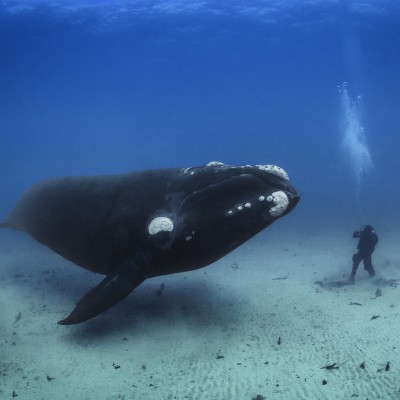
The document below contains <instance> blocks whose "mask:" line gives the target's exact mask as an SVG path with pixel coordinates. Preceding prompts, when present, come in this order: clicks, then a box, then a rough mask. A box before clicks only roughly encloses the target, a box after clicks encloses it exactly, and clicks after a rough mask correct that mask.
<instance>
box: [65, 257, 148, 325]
mask: <svg viewBox="0 0 400 400" xmlns="http://www.w3.org/2000/svg"><path fill="white" fill-rule="evenodd" d="M147 277H148V276H147V274H146V273H145V272H144V271H143V270H142V269H141V268H139V267H138V266H137V265H136V264H135V263H134V262H132V261H131V262H124V263H122V264H121V265H119V266H118V268H117V269H116V270H114V271H113V272H112V273H111V274H109V275H107V276H106V278H104V279H103V280H102V281H101V282H100V283H99V284H98V285H97V286H96V287H94V288H93V289H92V290H90V292H88V293H86V294H85V296H83V297H82V299H80V300H79V302H78V304H77V305H76V307H75V309H74V310H73V311H72V312H71V314H69V315H68V317H67V318H65V319H63V320H61V321H59V322H58V323H59V324H60V325H72V324H78V323H80V322H84V321H87V320H88V319H91V318H93V317H96V316H97V315H99V314H101V313H102V312H104V311H106V310H108V309H109V308H111V307H112V306H114V305H115V304H117V303H118V302H119V301H121V300H123V299H124V298H125V297H127V296H128V295H129V293H130V292H131V291H132V290H133V289H135V287H137V286H139V285H140V284H141V283H142V282H143V281H144V280H145V279H146V278H147Z"/></svg>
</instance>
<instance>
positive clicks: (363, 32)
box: [0, 0, 400, 230]
mask: <svg viewBox="0 0 400 400" xmlns="http://www.w3.org/2000/svg"><path fill="white" fill-rule="evenodd" d="M277 4H278V2H274V1H271V2H262V1H252V2H250V1H245V0H241V1H230V2H228V1H226V2H223V1H215V2H209V3H204V4H202V3H198V2H196V1H192V2H191V1H190V0H188V1H185V2H178V1H177V2H174V1H168V2H162V1H145V2H117V1H114V2H112V1H109V2H99V1H97V2H96V1H86V2H83V1H80V2H78V1H76V2H74V1H58V2H54V1H53V2H51V1H47V2H36V1H30V2H28V1H26V2H24V1H12V2H11V1H5V2H4V1H3V2H2V3H1V5H0V160H1V167H0V168H1V169H0V217H2V216H5V215H6V213H7V212H8V211H9V209H10V208H11V207H12V205H13V204H14V202H15V201H16V200H17V198H18V197H19V196H20V194H21V193H22V192H23V191H24V190H25V189H26V188H27V187H28V186H30V185H31V184H33V183H35V182H37V181H39V180H42V179H45V178H48V177H53V176H59V175H87V174H98V173H117V172H127V171H131V170H137V169H145V168H158V167H170V166H194V165H202V164H205V163H207V162H209V161H212V160H219V161H223V162H225V163H230V164H266V163H275V164H278V165H280V166H281V167H283V168H284V169H285V170H286V171H287V172H288V173H289V176H290V178H291V181H292V182H293V184H294V185H295V186H297V187H298V189H299V190H300V191H301V193H302V195H303V198H302V202H301V204H300V205H299V207H298V209H297V210H296V213H295V215H294V216H293V217H292V216H291V217H290V218H292V222H293V223H296V224H298V222H302V226H301V228H302V229H308V230H312V229H314V227H317V226H327V225H328V226H329V224H333V223H335V224H339V225H340V224H342V225H343V226H345V227H346V228H347V226H348V225H349V226H354V225H357V226H354V227H358V225H360V224H362V223H365V222H370V223H372V224H378V227H379V224H381V225H383V224H384V223H387V221H389V223H391V224H395V223H396V220H397V215H398V212H397V210H398V204H399V198H400V179H399V173H400V168H399V166H400V161H399V157H398V152H399V149H400V134H399V133H400V132H399V131H400V112H399V104H400V73H399V71H400V51H399V49H400V6H398V5H396V4H397V2H392V1H379V2H378V1H370V2H368V1H363V2H357V1H353V2H352V1H343V2H336V3H335V4H333V2H330V1H303V2H296V1H286V2H279V8H277V7H278V6H277ZM344 81H347V82H348V83H349V86H348V90H349V94H350V96H352V97H356V96H357V95H362V97H363V103H362V124H363V126H364V128H365V132H366V136H367V143H368V147H369V149H370V152H371V155H372V160H373V162H374V165H375V167H374V169H373V170H372V171H370V173H369V174H368V175H367V176H366V177H364V179H363V181H362V186H361V187H360V188H357V187H356V186H357V185H356V182H355V180H354V176H353V173H352V171H351V170H350V169H349V168H350V162H349V161H350V160H348V155H347V154H346V153H344V152H343V151H342V148H341V140H342V135H341V132H340V120H341V114H340V99H339V94H338V90H337V87H338V85H340V84H342V83H343V82H344ZM288 218H289V217H288Z"/></svg>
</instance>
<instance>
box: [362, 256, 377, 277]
mask: <svg viewBox="0 0 400 400" xmlns="http://www.w3.org/2000/svg"><path fill="white" fill-rule="evenodd" d="M364 269H365V270H366V271H367V272H368V274H369V276H371V277H373V276H375V270H374V267H373V265H372V257H371V254H367V255H365V256H364Z"/></svg>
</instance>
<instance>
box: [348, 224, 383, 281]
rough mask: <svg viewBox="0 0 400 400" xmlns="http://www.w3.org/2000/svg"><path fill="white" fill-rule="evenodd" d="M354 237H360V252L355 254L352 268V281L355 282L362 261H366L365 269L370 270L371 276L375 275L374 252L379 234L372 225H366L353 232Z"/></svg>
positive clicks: (358, 246)
mask: <svg viewBox="0 0 400 400" xmlns="http://www.w3.org/2000/svg"><path fill="white" fill-rule="evenodd" d="M353 238H360V240H359V241H358V245H357V249H358V252H357V253H356V254H353V269H352V270H351V275H350V279H349V280H350V282H352V283H354V281H355V276H356V272H357V268H358V266H359V265H360V262H361V261H364V269H365V270H366V271H367V272H368V274H369V276H370V277H373V276H375V270H374V267H373V266H372V259H371V256H372V253H373V252H374V250H375V248H376V245H377V244H378V235H377V234H376V232H375V231H374V228H372V226H371V225H365V226H364V228H363V229H362V230H360V231H355V232H354V233H353Z"/></svg>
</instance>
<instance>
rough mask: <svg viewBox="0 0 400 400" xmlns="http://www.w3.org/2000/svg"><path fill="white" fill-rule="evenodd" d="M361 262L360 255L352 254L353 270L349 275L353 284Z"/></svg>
mask: <svg viewBox="0 0 400 400" xmlns="http://www.w3.org/2000/svg"><path fill="white" fill-rule="evenodd" d="M361 260H362V256H361V255H360V253H356V254H353V268H352V270H351V275H350V281H352V282H354V280H355V277H356V273H357V268H358V266H359V265H360V262H361Z"/></svg>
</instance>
